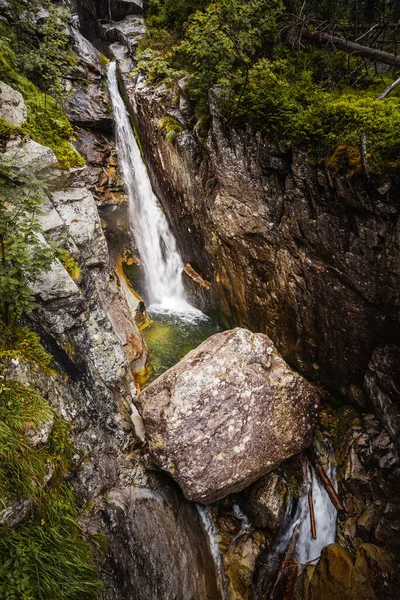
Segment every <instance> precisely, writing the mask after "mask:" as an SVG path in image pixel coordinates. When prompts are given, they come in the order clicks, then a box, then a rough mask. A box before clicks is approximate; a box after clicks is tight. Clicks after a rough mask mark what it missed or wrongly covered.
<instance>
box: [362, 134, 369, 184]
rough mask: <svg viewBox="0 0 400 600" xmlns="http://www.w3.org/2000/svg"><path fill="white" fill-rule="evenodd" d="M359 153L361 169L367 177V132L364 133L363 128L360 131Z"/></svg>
mask: <svg viewBox="0 0 400 600" xmlns="http://www.w3.org/2000/svg"><path fill="white" fill-rule="evenodd" d="M360 154H361V165H362V169H363V171H364V173H365V175H366V176H367V177H368V155H367V134H366V133H365V129H363V130H362V131H361V139H360Z"/></svg>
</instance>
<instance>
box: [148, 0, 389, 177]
mask: <svg viewBox="0 0 400 600" xmlns="http://www.w3.org/2000/svg"><path fill="white" fill-rule="evenodd" d="M398 13H399V10H398V9H397V8H396V6H395V3H390V2H389V1H385V0H380V2H376V3H370V2H365V3H364V2H361V3H360V2H355V1H354V2H353V1H352V2H342V1H340V0H325V1H324V2H311V3H306V4H303V2H299V1H297V0H274V1H272V2H271V1H269V0H249V2H246V3H243V2H240V1H239V0H214V1H212V2H201V1H199V2H198V3H196V2H195V3H191V2H185V0H182V1H181V2H178V3H173V8H172V7H171V6H170V3H169V2H159V1H156V0H152V1H151V2H150V8H149V15H148V32H147V34H146V35H145V36H144V38H143V39H142V41H141V44H140V47H139V54H138V59H139V61H138V66H137V70H138V71H141V72H143V73H145V74H146V77H147V79H148V81H149V83H151V84H153V85H158V84H159V83H160V82H165V83H166V84H167V86H169V88H170V89H171V92H172V94H181V95H182V94H183V95H185V97H186V98H187V99H189V101H190V102H191V103H192V105H193V107H194V120H193V123H192V126H195V125H196V123H198V121H199V119H201V120H202V122H206V119H207V112H208V104H209V91H210V89H211V88H214V90H215V92H216V93H217V95H218V98H219V105H220V109H221V111H222V114H223V117H224V119H225V121H226V122H227V123H228V122H231V123H232V124H235V126H238V127H240V126H242V125H244V124H248V123H250V124H251V125H252V126H253V127H254V128H255V129H258V130H260V131H262V132H263V133H265V134H266V135H268V136H270V137H273V138H276V139H278V140H282V139H283V140H284V139H287V140H288V141H294V142H296V143H302V144H305V145H306V146H307V147H308V148H309V149H310V150H312V152H313V153H314V155H315V156H316V157H317V158H323V159H325V160H327V161H328V163H329V164H330V165H331V166H332V167H334V168H338V169H339V170H343V169H344V167H345V165H346V164H347V165H348V171H347V174H348V175H352V174H356V173H358V172H360V167H361V163H360V157H358V158H357V156H356V155H357V152H356V151H355V150H354V149H356V150H357V149H358V148H359V146H360V136H361V132H362V131H365V134H366V139H367V147H368V159H369V166H370V171H371V172H375V173H381V172H382V171H392V170H397V169H398V168H399V166H400V163H399V150H400V147H399V138H398V131H399V125H400V97H399V94H398V92H396V91H395V92H393V93H392V94H391V96H390V97H388V98H386V99H384V100H379V101H378V100H377V96H378V95H380V93H381V92H382V91H383V90H385V88H386V87H387V86H389V85H390V83H392V82H393V78H395V77H397V76H398V74H397V71H396V67H388V68H387V69H386V70H385V72H384V73H382V69H378V68H377V66H376V62H374V61H373V60H369V59H368V57H367V58H366V59H365V58H361V57H358V56H356V55H351V54H348V53H347V52H345V51H337V50H336V49H335V48H334V45H333V44H330V45H328V46H327V45H325V47H324V48H323V49H320V48H318V47H315V46H314V45H313V44H312V43H308V42H307V40H308V39H309V38H307V40H306V39H305V38H304V35H303V34H302V32H304V31H313V30H315V31H319V30H320V29H321V30H322V31H325V30H326V31H329V32H330V31H334V32H337V31H339V32H342V34H343V36H344V35H346V36H348V37H349V39H350V40H354V39H358V38H359V37H360V35H362V38H361V39H362V40H366V42H365V43H367V42H368V43H371V45H373V43H374V40H375V39H376V36H377V34H376V31H378V34H379V31H380V30H382V31H385V27H386V26H387V24H388V23H389V22H393V23H396V22H397V20H398V18H399V16H400V15H399V14H398ZM374 19H375V20H376V21H375V24H376V26H378V25H379V27H380V29H379V28H378V29H376V31H375V27H374V28H373V31H374V32H375V33H374V36H375V37H374V39H372V38H371V37H368V36H371V35H372V34H371V33H370V31H369V29H368V28H370V27H371V25H368V24H371V23H374ZM393 30H394V31H397V30H396V29H395V28H394V29H393ZM336 35H338V34H337V33H336ZM395 35H397V33H396V34H395ZM302 36H303V37H302ZM303 38H304V39H303ZM346 39H347V38H346ZM384 43H385V42H384V38H382V42H381V43H380V46H379V48H380V49H386V50H387V51H389V52H390V51H391V50H390V48H391V46H390V43H389V44H388V45H387V47H386V46H385V45H384ZM392 45H393V44H392ZM182 78H185V79H184V80H183V79H182ZM182 81H185V86H184V87H183V86H182ZM339 147H341V148H342V151H341V152H339V151H337V150H338V148H339ZM345 147H346V148H347V150H346V151H344V150H343V148H345ZM346 157H347V158H346Z"/></svg>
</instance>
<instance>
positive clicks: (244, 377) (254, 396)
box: [137, 328, 319, 503]
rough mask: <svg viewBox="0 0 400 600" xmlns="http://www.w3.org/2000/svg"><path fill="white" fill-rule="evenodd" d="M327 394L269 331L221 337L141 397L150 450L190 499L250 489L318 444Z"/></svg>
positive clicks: (235, 332)
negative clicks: (315, 436)
mask: <svg viewBox="0 0 400 600" xmlns="http://www.w3.org/2000/svg"><path fill="white" fill-rule="evenodd" d="M318 399H319V394H318V391H317V390H316V388H315V387H314V386H312V385H311V384H310V383H308V382H307V381H306V380H304V379H303V377H301V376H300V375H299V374H297V373H295V372H294V371H293V370H292V369H291V368H290V367H289V366H288V365H287V364H286V363H285V362H284V360H283V359H282V357H281V356H280V355H279V354H278V352H277V350H276V349H275V347H274V345H273V343H272V342H271V340H270V339H269V338H268V337H267V336H266V335H264V334H261V333H256V334H255V333H251V332H250V331H248V330H246V329H239V328H238V329H234V330H231V331H225V332H223V333H219V334H216V335H214V336H212V337H210V338H209V339H208V340H206V341H205V342H204V343H203V344H201V345H200V346H199V347H198V348H197V349H196V350H193V351H192V352H190V353H189V354H188V355H187V356H186V357H185V358H184V359H183V360H181V361H180V362H179V363H178V364H177V365H175V366H174V367H172V368H171V369H169V371H167V372H166V373H164V374H163V375H162V376H161V377H159V378H158V379H157V380H156V381H154V382H153V383H152V384H150V385H149V386H148V387H147V388H146V389H145V390H144V391H143V392H142V393H141V394H140V395H139V396H138V398H137V404H138V408H139V411H140V412H141V414H142V418H143V420H144V425H145V429H146V435H147V441H148V445H149V449H150V453H151V455H152V457H153V459H154V461H155V463H156V465H157V466H158V467H160V468H161V469H164V470H165V471H168V472H169V473H170V474H171V475H172V477H173V478H174V479H175V480H176V481H177V482H178V483H179V485H180V486H181V487H182V490H183V492H184V494H185V495H186V497H187V498H189V500H194V501H198V502H202V503H209V502H214V501H215V500H218V499H219V498H222V497H224V496H226V495H227V494H230V493H232V492H237V491H239V490H242V489H244V488H245V487H247V486H248V485H250V484H251V483H253V482H254V481H256V480H257V479H259V478H260V477H261V476H262V475H264V474H265V473H267V472H269V471H271V470H272V469H273V468H274V467H276V466H277V465H279V464H280V463H281V462H282V461H284V460H285V459H287V458H288V457H289V456H292V455H293V454H296V453H298V452H301V451H302V450H303V449H304V448H306V447H307V446H309V445H310V444H311V441H312V426H313V417H314V414H315V411H316V409H317V407H318Z"/></svg>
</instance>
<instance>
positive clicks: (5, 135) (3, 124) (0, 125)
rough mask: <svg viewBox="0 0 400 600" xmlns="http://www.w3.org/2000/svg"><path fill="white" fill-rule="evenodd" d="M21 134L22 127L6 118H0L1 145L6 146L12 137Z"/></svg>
mask: <svg viewBox="0 0 400 600" xmlns="http://www.w3.org/2000/svg"><path fill="white" fill-rule="evenodd" d="M20 134H22V130H21V128H20V127H15V126H14V125H10V123H8V122H7V121H5V120H4V119H0V146H5V145H6V144H7V142H8V140H9V139H10V138H11V137H14V136H15V135H20Z"/></svg>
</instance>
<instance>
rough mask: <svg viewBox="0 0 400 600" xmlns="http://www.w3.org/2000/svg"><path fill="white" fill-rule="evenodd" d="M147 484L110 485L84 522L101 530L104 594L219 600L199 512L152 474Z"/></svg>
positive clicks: (127, 598)
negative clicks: (104, 543) (104, 551)
mask: <svg viewBox="0 0 400 600" xmlns="http://www.w3.org/2000/svg"><path fill="white" fill-rule="evenodd" d="M147 483H148V484H149V487H146V488H138V487H136V488H135V487H129V488H115V489H113V490H112V491H111V492H110V493H109V494H108V496H107V499H106V500H100V503H99V505H97V506H96V507H95V509H94V511H93V513H92V516H91V522H90V523H86V527H87V528H89V530H90V531H91V532H92V533H93V532H94V531H99V529H100V530H101V531H102V532H103V534H104V533H105V534H106V535H107V538H108V549H107V550H108V551H107V562H106V564H105V566H104V570H105V572H106V574H107V575H108V576H109V575H112V578H110V579H108V578H106V582H105V583H106V597H107V598H112V599H113V600H153V599H154V600H156V599H157V598H158V599H160V600H220V598H221V595H220V592H219V590H218V586H217V578H216V573H215V565H214V561H213V559H212V556H211V553H210V550H209V547H208V541H207V537H206V534H205V532H204V530H203V528H202V525H201V521H200V517H199V514H198V512H197V510H196V507H195V506H194V505H193V504H190V503H189V502H187V501H186V500H185V499H184V498H183V497H182V495H181V493H180V491H179V490H176V489H175V487H176V486H173V485H171V484H172V482H168V481H165V482H163V481H162V479H161V478H157V477H152V478H150V479H149V481H148V482H147Z"/></svg>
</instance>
